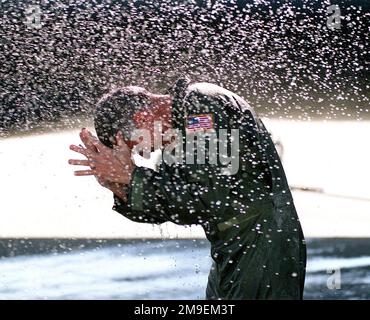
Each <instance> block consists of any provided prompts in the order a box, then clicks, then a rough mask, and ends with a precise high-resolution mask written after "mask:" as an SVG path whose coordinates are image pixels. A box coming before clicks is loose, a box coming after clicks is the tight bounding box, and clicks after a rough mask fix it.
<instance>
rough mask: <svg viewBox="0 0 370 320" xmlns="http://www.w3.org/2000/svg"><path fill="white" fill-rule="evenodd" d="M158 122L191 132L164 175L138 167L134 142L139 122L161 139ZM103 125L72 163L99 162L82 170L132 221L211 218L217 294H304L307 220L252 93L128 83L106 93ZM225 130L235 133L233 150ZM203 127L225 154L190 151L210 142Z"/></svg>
mask: <svg viewBox="0 0 370 320" xmlns="http://www.w3.org/2000/svg"><path fill="white" fill-rule="evenodd" d="M124 112H126V114H124ZM156 121H157V122H161V123H162V124H163V127H162V132H161V133H163V134H164V132H165V131H166V130H169V129H170V128H172V129H176V130H177V135H179V136H180V137H181V138H180V139H177V142H176V143H177V145H180V147H182V150H186V154H184V153H183V154H180V157H178V160H180V161H177V162H174V163H170V164H169V162H168V161H167V162H166V161H162V163H161V165H160V167H159V171H158V172H156V171H154V170H152V169H148V168H144V167H137V166H135V164H133V162H132V161H131V158H130V156H131V149H132V147H134V142H133V141H127V139H128V137H129V134H130V132H131V133H132V132H133V131H135V129H146V130H149V132H150V138H153V136H154V134H155V125H154V124H155V122H156ZM95 127H96V131H97V134H98V137H99V140H98V139H97V138H95V137H93V136H92V135H91V134H90V133H89V132H87V131H86V130H83V131H82V132H81V139H82V141H83V142H84V144H85V147H82V146H80V147H77V146H71V149H72V150H74V151H76V152H79V153H81V154H83V155H85V156H86V157H87V160H70V163H71V164H73V165H86V166H89V167H90V169H88V170H82V171H76V173H75V174H76V175H95V176H96V177H97V179H98V180H99V182H100V183H101V184H102V185H103V186H105V187H108V188H109V189H110V190H112V192H113V193H114V202H115V204H114V207H113V209H114V210H116V211H118V212H119V213H121V214H123V215H124V216H126V217H128V218H129V219H131V220H134V221H137V222H148V223H163V222H166V221H172V222H174V223H177V224H182V225H185V224H200V225H202V227H203V229H204V231H205V234H206V236H207V239H208V240H209V241H210V242H211V256H212V259H213V265H212V269H211V271H210V274H209V279H208V285H207V290H206V297H207V299H302V296H303V286H304V278H305V266H306V248H305V242H304V237H303V233H302V230H301V226H300V223H299V220H298V216H297V213H296V210H295V207H294V204H293V199H292V195H291V192H290V190H289V186H288V183H287V180H286V177H285V173H284V170H283V167H282V164H281V162H280V159H279V156H278V154H277V152H276V149H275V147H274V145H273V143H272V141H271V138H270V136H269V133H268V132H267V130H266V128H265V127H264V125H263V123H262V121H261V120H260V119H259V118H258V117H257V115H256V114H255V112H254V110H253V109H252V108H251V107H250V106H249V104H248V103H247V102H246V101H245V100H243V99H242V98H241V97H239V96H238V95H236V94H234V93H232V92H230V91H228V90H226V89H224V88H221V87H219V86H217V85H213V84H209V83H191V81H190V80H189V79H187V78H180V79H179V80H178V81H177V83H176V84H175V86H174V87H173V88H172V89H171V90H170V92H169V94H167V95H157V94H152V93H150V92H148V91H146V90H145V89H143V88H138V87H127V88H122V89H118V90H116V91H114V92H112V93H111V94H110V95H108V96H106V97H103V99H102V100H101V102H100V103H99V106H98V108H97V110H96V113H95ZM222 130H224V131H227V132H228V134H227V137H228V138H230V139H229V140H230V141H229V142H230V143H229V144H227V145H226V149H225V148H222V145H221V138H222V136H225V135H222V134H221V133H222V132H221V131H222ZM202 133H203V134H205V133H207V134H209V136H206V135H205V136H206V138H205V141H206V143H205V145H206V148H207V147H208V148H209V147H210V146H211V145H213V146H214V145H215V144H214V142H215V141H216V146H217V143H218V149H215V150H216V151H217V153H218V157H216V160H217V161H215V158H213V159H211V158H212V157H211V153H210V152H209V153H207V160H208V161H198V157H200V156H201V155H202V153H203V150H202V148H200V149H199V148H198V149H197V150H195V151H196V152H195V153H193V154H192V155H193V156H194V157H188V156H189V150H190V151H192V150H191V147H194V146H196V145H197V143H198V144H199V143H200V141H201V140H200V138H199V137H201V135H198V138H196V139H194V135H197V134H202ZM234 133H237V134H236V135H235V134H234ZM212 134H213V135H212ZM189 137H191V139H190V140H191V143H190V147H189V141H188V140H189ZM209 137H211V138H209ZM215 137H216V139H214V138H215ZM136 140H137V141H136V143H138V142H139V143H140V139H136ZM141 140H142V139H141ZM212 140H213V141H212ZM235 140H237V141H235ZM171 141H173V139H172V140H171V139H169V141H167V142H166V143H164V146H166V145H169V144H170V142H171ZM233 143H235V144H234V146H235V145H236V146H237V149H235V148H233ZM150 145H151V147H153V143H151V144H150ZM230 145H231V146H230ZM203 146H204V145H203ZM162 149H163V147H162ZM171 150H172V151H173V148H172V149H171ZM225 150H228V151H230V150H231V157H229V160H230V161H229V162H225V161H223V160H225V159H223V158H227V152H226V155H225V154H223V155H222V156H221V153H222V152H223V153H225ZM233 150H234V151H233ZM235 150H237V153H235ZM164 151H165V150H164ZM195 158H197V159H196V160H195ZM189 159H190V160H189ZM235 159H236V160H237V162H235ZM181 160H184V161H181ZM232 160H234V161H232ZM232 163H233V164H234V166H232V165H231V164H232Z"/></svg>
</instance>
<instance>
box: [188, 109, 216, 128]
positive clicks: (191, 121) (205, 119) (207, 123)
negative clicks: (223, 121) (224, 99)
mask: <svg viewBox="0 0 370 320" xmlns="http://www.w3.org/2000/svg"><path fill="white" fill-rule="evenodd" d="M186 129H187V130H190V131H196V130H210V129H213V114H211V113H209V114H191V115H189V116H188V117H187V118H186Z"/></svg>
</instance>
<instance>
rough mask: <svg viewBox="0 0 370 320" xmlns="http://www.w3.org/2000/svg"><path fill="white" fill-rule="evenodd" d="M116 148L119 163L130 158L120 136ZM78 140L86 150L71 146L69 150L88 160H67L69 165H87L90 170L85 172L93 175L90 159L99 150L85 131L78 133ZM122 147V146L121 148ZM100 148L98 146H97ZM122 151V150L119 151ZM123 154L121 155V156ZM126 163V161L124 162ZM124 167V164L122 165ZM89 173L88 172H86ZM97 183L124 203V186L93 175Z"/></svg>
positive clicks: (93, 139) (90, 135) (92, 138)
mask: <svg viewBox="0 0 370 320" xmlns="http://www.w3.org/2000/svg"><path fill="white" fill-rule="evenodd" d="M116 138H117V139H116V140H117V146H115V147H114V150H116V156H117V158H118V159H119V160H120V161H124V160H126V158H127V157H131V154H130V152H129V150H128V151H127V150H126V149H127V148H123V147H125V146H126V145H123V144H124V141H123V137H122V135H121V134H118V135H117V137H116ZM80 139H81V141H82V143H83V144H84V147H85V148H86V149H85V150H82V149H83V148H81V147H82V146H81V147H77V146H71V150H73V151H76V152H79V153H81V154H83V155H85V156H86V157H87V158H88V160H69V163H70V164H72V165H87V166H90V169H91V170H85V171H86V173H88V175H93V172H94V171H93V170H94V169H95V168H94V166H93V164H92V162H91V161H90V160H91V158H93V156H94V155H97V154H98V153H99V150H98V148H97V143H96V142H97V141H95V140H97V139H96V138H95V137H93V136H92V134H91V133H90V132H89V131H88V130H86V129H82V130H81V132H80ZM122 145H123V146H122ZM99 146H100V145H99ZM121 149H122V150H121ZM126 151H127V152H128V153H129V154H128V155H127V154H126V153H127V152H126ZM122 152H123V154H122ZM126 162H127V161H126ZM123 165H124V166H126V165H125V164H123ZM87 171H89V172H87ZM94 176H95V178H96V180H97V181H98V183H99V184H100V185H101V186H103V187H104V188H107V189H109V190H110V191H112V192H113V193H114V194H115V195H117V196H118V197H119V198H121V199H122V200H124V201H126V199H127V197H126V193H125V187H126V186H125V184H123V183H120V182H117V181H110V180H109V179H107V178H106V177H104V176H101V175H98V174H95V175H94Z"/></svg>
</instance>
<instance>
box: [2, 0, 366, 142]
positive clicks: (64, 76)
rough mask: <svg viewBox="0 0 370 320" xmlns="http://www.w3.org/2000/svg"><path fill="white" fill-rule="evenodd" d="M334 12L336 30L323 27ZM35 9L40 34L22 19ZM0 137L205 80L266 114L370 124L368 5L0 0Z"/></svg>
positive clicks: (352, 0)
mask: <svg viewBox="0 0 370 320" xmlns="http://www.w3.org/2000/svg"><path fill="white" fill-rule="evenodd" d="M330 4H338V5H339V7H340V9H341V14H342V19H341V28H340V29H339V30H330V29H329V28H328V27H327V18H328V16H329V15H330V14H328V13H327V11H326V10H327V7H328V6H329V5H330ZM29 5H40V7H41V10H42V16H41V22H42V27H41V28H40V29H32V28H29V27H28V26H27V25H26V23H25V21H26V15H25V10H26V9H27V7H28V6H29ZM0 6H1V7H0V8H1V9H0V18H1V20H0V35H1V41H0V66H1V67H0V106H1V109H0V135H7V134H8V133H19V132H27V131H29V130H32V129H34V128H39V127H40V126H44V128H45V124H46V123H49V124H50V123H53V125H54V124H55V123H57V122H60V120H62V119H67V120H68V121H67V123H68V125H69V126H71V127H72V126H75V125H77V124H78V119H80V118H81V117H89V116H91V114H92V110H93V108H94V105H95V103H96V101H97V99H98V98H99V97H100V96H101V95H102V94H103V93H104V92H106V91H107V90H109V88H111V87H112V86H113V85H127V84H138V85H143V86H146V87H148V88H149V89H150V90H154V91H159V92H165V90H166V88H168V87H169V86H170V85H171V84H172V83H173V81H175V79H176V78H177V77H178V76H179V75H180V74H181V73H186V74H189V75H190V76H191V77H192V78H193V79H195V80H205V81H213V82H216V83H217V84H219V85H221V86H224V87H226V88H228V89H230V90H232V91H234V92H236V93H238V94H240V95H242V96H244V97H245V98H246V99H247V100H249V101H250V102H251V103H252V105H253V106H254V108H255V109H256V110H257V112H259V113H260V114H261V115H264V116H272V117H273V116H282V117H287V118H291V117H293V118H296V119H311V118H315V117H320V118H326V119H363V118H366V117H369V112H368V106H369V99H370V94H369V91H370V90H369V88H370V80H369V73H368V72H369V20H370V10H369V8H370V2H369V1H367V0H361V1H355V0H349V1H345V0H342V1H331V2H329V1H324V0H320V1H308V0H307V1H282V0H281V1H252V0H247V1H245V0H244V1H239V0H234V1H233V0H227V1H189V0H187V1H177V0H176V1H175V0H173V1H171V0H164V1H159V0H153V1H114V0H112V1H109V0H89V1H76V0H72V1H69V0H68V1H60V0H57V1H45V0H44V1H3V2H1V4H0Z"/></svg>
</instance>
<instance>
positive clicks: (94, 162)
mask: <svg viewBox="0 0 370 320" xmlns="http://www.w3.org/2000/svg"><path fill="white" fill-rule="evenodd" d="M80 138H81V140H82V142H83V144H84V146H85V147H83V146H82V145H80V146H75V145H71V146H70V149H71V150H73V151H75V152H77V153H80V154H82V155H84V156H85V157H86V160H79V159H70V160H69V161H68V162H69V164H71V165H82V166H88V167H90V168H89V169H85V170H77V171H75V175H76V176H88V175H94V176H95V177H96V178H97V180H98V182H99V183H100V184H101V185H102V186H104V187H106V188H108V189H110V190H112V189H114V190H116V191H117V190H120V189H122V190H123V188H120V187H122V186H123V185H128V184H129V183H130V181H131V175H132V172H133V170H134V168H135V165H134V163H133V162H132V160H131V151H130V149H129V147H128V146H127V144H126V143H125V141H124V140H123V136H122V134H121V133H118V134H117V135H116V144H115V145H114V147H113V149H112V148H108V147H106V146H105V145H103V144H102V143H101V142H100V141H99V140H98V138H96V137H94V136H93V135H92V134H91V133H90V132H89V131H87V130H86V129H82V131H81V133H80ZM112 191H113V190H112ZM113 192H114V191H113ZM114 193H116V192H114Z"/></svg>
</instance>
